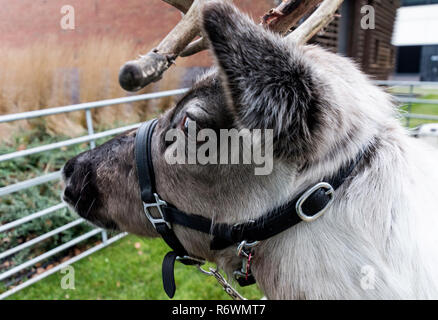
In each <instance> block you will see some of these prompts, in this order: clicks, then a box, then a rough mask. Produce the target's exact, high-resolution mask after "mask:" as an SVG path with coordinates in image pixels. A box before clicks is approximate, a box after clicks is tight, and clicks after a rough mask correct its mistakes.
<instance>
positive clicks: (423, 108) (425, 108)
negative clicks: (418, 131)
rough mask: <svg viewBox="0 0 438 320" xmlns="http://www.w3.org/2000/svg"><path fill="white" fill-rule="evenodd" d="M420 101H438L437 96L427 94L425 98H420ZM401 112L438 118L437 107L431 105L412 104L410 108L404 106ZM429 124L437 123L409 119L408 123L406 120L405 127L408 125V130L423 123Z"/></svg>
mask: <svg viewBox="0 0 438 320" xmlns="http://www.w3.org/2000/svg"><path fill="white" fill-rule="evenodd" d="M420 98H421V99H426V100H438V94H428V95H425V96H421V97H420ZM401 110H403V111H406V112H410V113H416V114H426V115H433V116H438V105H433V104H418V103H417V104H412V106H411V108H409V105H405V106H403V107H402V108H401ZM429 122H438V121H433V120H431V121H428V120H422V119H410V120H409V122H408V121H407V120H406V121H405V123H404V124H405V125H406V124H408V126H409V127H410V128H414V127H417V126H419V125H421V124H424V123H429Z"/></svg>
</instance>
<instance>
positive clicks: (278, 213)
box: [135, 119, 364, 298]
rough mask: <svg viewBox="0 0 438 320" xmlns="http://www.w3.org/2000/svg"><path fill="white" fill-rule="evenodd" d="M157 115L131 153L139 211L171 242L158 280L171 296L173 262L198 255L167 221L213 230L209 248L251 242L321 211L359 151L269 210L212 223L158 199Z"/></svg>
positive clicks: (195, 261) (245, 280)
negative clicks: (191, 252)
mask: <svg viewBox="0 0 438 320" xmlns="http://www.w3.org/2000/svg"><path fill="white" fill-rule="evenodd" d="M157 121H158V120H157V119H153V120H150V121H148V122H145V123H144V124H142V126H141V127H140V128H139V129H138V132H137V135H136V139H135V159H136V164H137V173H138V181H139V184H140V190H141V199H142V201H143V205H144V212H145V214H146V217H147V218H148V220H149V221H150V222H151V223H152V225H153V226H154V228H155V229H156V230H157V232H158V233H159V234H160V235H161V236H162V237H163V239H164V241H165V242H166V243H167V244H168V245H169V247H170V248H172V250H173V251H171V252H169V253H168V254H167V255H166V256H165V257H164V260H163V266H162V275H163V286H164V290H165V291H166V293H167V295H168V296H169V297H170V298H172V297H173V296H174V294H175V290H176V287H175V279H174V265H175V260H179V261H180V262H182V263H183V264H186V265H200V264H202V263H203V262H204V261H203V259H202V258H196V257H191V256H190V255H189V253H188V252H187V251H186V249H185V248H184V246H183V245H182V244H181V242H180V241H179V240H178V238H177V237H176V235H175V233H174V231H173V230H172V225H174V224H178V225H181V226H184V227H187V228H190V229H194V230H197V231H200V232H203V233H206V234H209V235H212V236H213V239H212V241H211V243H210V249H211V250H223V249H226V248H228V247H229V246H232V245H235V244H241V245H242V244H244V243H254V242H257V241H262V240H266V239H268V238H271V237H273V236H275V235H277V234H279V233H281V232H283V231H285V230H287V229H289V228H291V227H293V226H295V225H296V224H298V223H300V222H302V221H306V222H311V221H314V220H316V219H318V218H319V217H320V216H322V215H323V214H324V212H325V211H326V210H327V208H328V207H329V206H330V204H331V203H332V202H333V200H334V192H335V191H336V190H337V189H338V188H339V187H340V186H341V185H342V184H343V183H344V181H345V180H346V179H347V178H348V177H349V176H350V174H351V173H352V172H353V170H354V168H355V167H356V165H357V164H358V162H359V161H360V159H361V158H362V156H363V154H364V152H361V153H360V154H359V155H358V157H357V158H356V159H355V160H354V161H351V162H350V163H349V164H348V165H346V166H344V167H342V168H341V169H340V170H339V172H338V173H337V174H336V175H335V176H334V177H329V178H327V179H324V180H323V181H324V182H319V183H317V184H315V185H314V186H312V187H310V188H309V189H307V190H306V191H305V192H302V193H301V194H299V195H298V196H297V197H295V198H294V199H293V200H292V201H290V202H288V203H286V204H284V205H282V206H280V207H278V208H275V209H274V210H271V211H270V212H268V213H266V214H265V215H263V216H262V217H260V218H258V219H256V220H252V221H248V222H243V223H239V224H234V225H230V224H224V223H221V224H213V223H212V221H211V220H210V219H207V218H205V217H202V216H199V215H194V214H187V213H185V212H182V211H180V210H178V209H177V208H176V207H175V206H173V205H171V204H168V203H166V202H165V201H163V200H161V199H160V197H159V195H158V194H157V191H156V188H155V174H154V168H153V164H152V153H151V142H152V135H153V132H154V129H155V126H156V125H157ZM151 207H155V208H156V209H157V211H158V213H159V214H160V217H158V218H156V217H153V216H152V214H151V212H150V208H151ZM236 275H237V277H236V280H237V281H238V283H239V284H240V285H242V286H245V285H250V284H253V283H255V279H254V278H253V277H252V276H251V275H250V276H249V277H248V273H247V274H246V277H245V276H242V274H241V273H240V272H237V273H236Z"/></svg>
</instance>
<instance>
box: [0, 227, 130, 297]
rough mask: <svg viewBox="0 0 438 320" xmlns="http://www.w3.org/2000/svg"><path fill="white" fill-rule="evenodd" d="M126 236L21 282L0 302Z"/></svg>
mask: <svg viewBox="0 0 438 320" xmlns="http://www.w3.org/2000/svg"><path fill="white" fill-rule="evenodd" d="M126 236H127V233H121V234H118V235H116V236H114V237H111V239H108V241H107V243H106V244H104V243H101V244H98V245H97V246H95V247H93V248H91V249H88V250H86V251H84V252H82V253H80V254H78V255H77V256H74V257H73V258H71V259H69V260H67V261H65V262H63V263H61V264H59V265H57V266H55V267H53V268H52V269H50V270H47V271H46V272H43V273H41V274H39V275H37V276H36V277H33V278H31V279H29V280H27V281H26V282H23V283H21V284H19V285H17V286H15V287H14V288H12V289H10V290H8V291H6V292H3V293H2V294H0V300H2V299H5V298H7V297H9V296H11V295H13V294H14V293H16V292H18V291H20V290H22V289H24V288H27V287H28V286H30V285H32V284H34V283H36V282H38V281H40V280H42V279H44V278H46V277H48V276H50V275H52V274H54V273H55V272H58V271H59V270H62V269H63V268H65V267H67V266H69V265H71V264H73V263H75V262H77V261H79V260H81V259H83V258H85V257H87V256H89V255H90V254H93V253H95V252H97V251H99V250H101V249H102V248H105V247H107V246H109V245H110V244H112V243H114V242H116V241H118V240H120V239H122V238H123V237H126Z"/></svg>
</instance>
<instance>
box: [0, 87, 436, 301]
mask: <svg viewBox="0 0 438 320" xmlns="http://www.w3.org/2000/svg"><path fill="white" fill-rule="evenodd" d="M376 84H377V85H380V86H385V87H388V86H403V87H406V88H408V91H407V94H405V95H403V96H397V97H396V99H397V100H398V101H399V102H400V105H401V106H407V112H404V113H402V114H401V116H402V117H404V118H405V119H406V121H407V123H406V124H407V125H409V121H410V120H411V119H420V120H425V121H435V122H438V116H436V115H423V114H413V113H411V107H412V105H414V104H417V103H421V104H427V105H430V106H431V107H432V106H433V105H435V107H438V100H427V99H417V98H415V96H414V89H415V88H416V87H422V86H431V87H434V88H437V89H438V83H433V82H431V83H425V82H394V81H392V82H391V81H377V82H376ZM187 90H188V89H178V90H171V91H163V92H158V93H151V94H144V95H137V96H131V97H124V98H118V99H110V100H102V101H97V102H90V103H82V104H77V105H70V106H64V107H58V108H50V109H43V110H37V111H30V112H23V113H18V114H10V115H2V116H0V123H6V122H12V121H17V120H24V119H32V118H37V117H45V116H51V115H56V114H62V113H69V112H73V111H84V112H85V116H86V123H87V129H88V135H85V136H82V137H79V138H73V139H69V140H65V141H61V142H56V143H51V144H46V145H42V146H38V147H35V148H30V149H26V150H19V151H15V152H12V153H7V154H2V155H0V162H3V161H13V160H16V159H18V158H21V157H26V156H30V155H32V154H36V153H40V152H49V151H51V150H54V149H59V148H62V147H66V146H72V145H76V144H82V143H84V142H87V143H89V144H90V148H94V147H95V141H96V139H101V138H108V137H111V136H113V135H116V134H120V133H122V132H124V131H127V130H130V129H133V128H137V127H138V126H139V125H140V124H139V123H137V124H132V125H129V126H124V127H119V128H115V129H111V130H107V131H103V132H99V133H95V132H94V128H93V120H92V117H91V110H92V109H95V108H101V107H108V106H115V105H120V104H125V103H132V102H136V101H142V100H150V99H159V98H164V97H169V96H173V95H179V94H183V93H185V92H187ZM60 176H61V174H60V172H59V171H58V172H52V173H48V174H46V175H43V176H39V177H37V178H33V179H29V180H25V181H22V182H19V183H16V184H13V185H8V186H5V187H2V188H0V197H3V196H5V195H9V194H12V193H15V192H19V191H22V190H25V189H28V188H30V187H33V186H37V185H41V184H44V183H47V182H50V181H55V180H58V179H59V178H60ZM64 208H66V205H65V204H64V203H59V204H57V205H54V206H52V207H49V208H46V209H44V210H41V211H38V212H34V213H32V214H29V215H27V216H25V217H23V218H21V219H18V220H15V221H10V222H8V223H6V224H3V225H0V233H2V232H6V231H10V230H12V229H13V228H15V227H17V226H20V225H22V224H25V223H28V222H30V221H32V220H34V219H40V218H42V217H45V216H47V215H50V214H53V213H54V212H56V211H58V210H61V209H64ZM84 222H85V221H84V219H82V218H79V219H77V220H74V221H72V222H70V223H68V224H65V225H63V226H61V227H59V228H56V229H54V230H51V231H50V232H47V233H45V234H42V235H40V236H38V237H36V238H33V239H32V240H29V241H26V242H24V243H21V244H20V245H18V246H16V247H13V248H10V249H8V250H7V251H4V252H0V261H1V260H2V259H4V258H6V257H9V256H11V255H13V254H16V253H17V252H20V251H21V250H23V249H26V248H29V247H31V246H33V245H35V244H37V243H39V242H41V241H44V240H46V239H49V238H50V237H53V236H54V235H57V234H60V233H62V232H63V231H66V230H68V229H71V228H74V227H76V226H78V225H80V224H82V223H84ZM98 234H100V236H101V239H102V243H101V244H99V245H96V246H94V247H92V248H90V249H88V250H86V251H83V252H82V253H80V254H79V255H76V256H74V257H73V258H71V259H69V260H67V261H65V262H63V263H61V264H59V265H57V266H55V267H53V268H52V269H50V270H48V271H45V272H44V273H41V274H39V275H37V276H35V277H33V278H31V279H29V280H27V281H25V282H23V283H21V284H19V285H17V286H16V287H14V288H12V289H9V290H7V291H6V292H4V293H2V294H0V299H4V298H6V297H8V296H10V295H11V294H13V293H15V292H17V291H19V290H21V289H23V288H25V287H27V286H29V285H31V284H33V283H35V282H37V281H39V280H41V279H44V278H45V277H47V276H49V275H51V274H53V273H55V272H57V271H59V270H61V269H62V268H64V267H65V266H67V265H70V264H72V263H74V262H76V261H78V260H80V259H82V258H84V257H86V256H88V255H90V254H92V253H94V252H96V251H98V250H100V249H102V248H104V247H106V246H108V245H110V244H111V243H114V242H115V241H117V240H119V239H121V238H122V237H124V236H126V233H122V234H119V235H116V236H113V237H111V238H108V236H107V233H106V232H105V230H103V229H100V228H95V229H92V230H91V231H89V232H87V233H85V234H83V235H81V236H79V237H77V238H75V239H72V240H70V241H68V242H66V243H63V244H62V245H60V246H58V247H55V248H53V249H51V250H49V251H47V252H45V253H43V254H41V255H39V256H36V257H35V258H32V259H30V260H28V261H26V262H24V263H22V264H20V265H17V266H14V267H12V268H10V269H8V270H7V271H5V272H3V273H1V274H0V282H2V281H3V280H5V279H7V278H9V277H11V276H13V275H15V274H16V273H18V272H20V271H22V270H24V269H26V268H29V267H31V266H33V265H35V264H36V263H38V262H40V261H43V260H45V259H48V258H49V257H52V256H54V255H55V254H58V253H60V252H62V251H63V250H66V249H68V248H72V247H73V246H75V245H77V244H78V243H80V242H82V241H84V240H86V239H89V238H91V237H93V236H96V235H98Z"/></svg>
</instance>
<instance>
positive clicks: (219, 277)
mask: <svg viewBox="0 0 438 320" xmlns="http://www.w3.org/2000/svg"><path fill="white" fill-rule="evenodd" d="M198 269H199V271H201V272H202V273H203V274H206V275H208V276H212V277H215V279H216V280H217V282H218V283H219V284H220V285H221V286H222V288H223V289H224V291H225V292H226V293H227V294H228V295H229V296H230V297H231V298H232V299H233V300H246V299H245V298H244V297H243V296H242V295H241V294H240V293H239V292H237V290H236V289H234V288H233V287H232V286H231V285H230V284H229V283H228V282H227V280H225V278H224V277H223V276H222V275H221V274H220V272H219V269H218V268H217V267H216V269H213V268H209V270H210V271H205V270H204V269H202V268H201V266H200V265H198Z"/></svg>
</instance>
